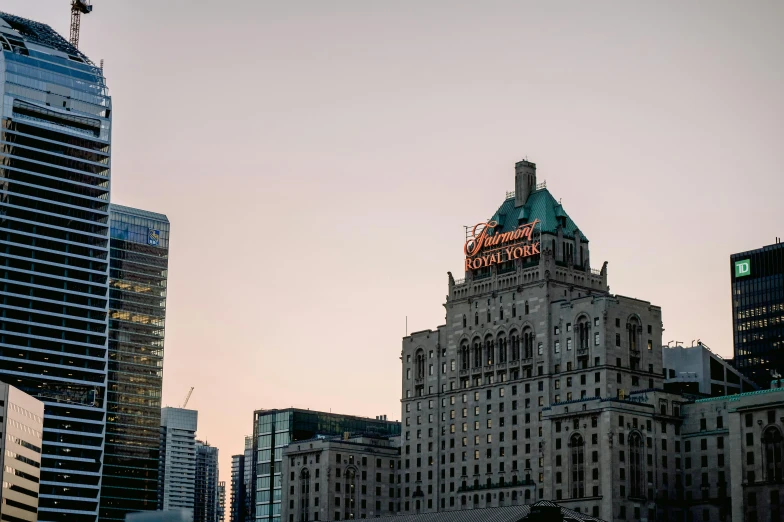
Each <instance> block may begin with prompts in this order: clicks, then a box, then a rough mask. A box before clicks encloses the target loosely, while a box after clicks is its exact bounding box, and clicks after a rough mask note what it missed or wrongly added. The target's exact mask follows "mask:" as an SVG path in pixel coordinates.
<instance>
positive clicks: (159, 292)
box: [99, 205, 169, 522]
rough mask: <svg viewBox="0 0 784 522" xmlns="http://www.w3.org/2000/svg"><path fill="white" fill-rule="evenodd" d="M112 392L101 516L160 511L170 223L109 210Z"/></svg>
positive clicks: (143, 213)
mask: <svg viewBox="0 0 784 522" xmlns="http://www.w3.org/2000/svg"><path fill="white" fill-rule="evenodd" d="M109 218H110V236H111V239H110V246H111V250H110V258H109V270H110V273H109V285H110V290H109V378H108V381H109V386H108V391H107V401H106V410H107V413H106V417H107V418H106V445H105V447H104V455H105V456H104V466H103V480H102V482H101V503H100V512H99V516H100V519H99V520H101V521H102V522H103V521H110V520H118V521H124V520H125V515H126V514H127V513H129V512H133V511H142V510H154V509H156V507H157V504H158V456H159V448H160V422H161V390H162V380H163V378H162V373H163V341H164V321H165V319H166V279H167V268H168V261H169V220H168V219H167V218H166V216H164V215H163V214H156V213H154V212H148V211H146V210H139V209H135V208H129V207H123V206H121V205H111V207H110V213H109Z"/></svg>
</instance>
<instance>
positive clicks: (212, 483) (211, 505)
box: [193, 440, 220, 522]
mask: <svg viewBox="0 0 784 522" xmlns="http://www.w3.org/2000/svg"><path fill="white" fill-rule="evenodd" d="M219 501H220V498H219V491H218V448H215V447H213V446H210V445H209V444H207V443H206V442H202V441H200V440H197V441H196V485H195V489H194V499H193V522H218V514H219V509H218V507H219Z"/></svg>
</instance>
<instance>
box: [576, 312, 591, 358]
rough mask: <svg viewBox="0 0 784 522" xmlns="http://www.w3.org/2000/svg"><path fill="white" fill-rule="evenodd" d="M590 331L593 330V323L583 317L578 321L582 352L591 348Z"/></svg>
mask: <svg viewBox="0 0 784 522" xmlns="http://www.w3.org/2000/svg"><path fill="white" fill-rule="evenodd" d="M590 330H591V321H590V319H588V317H586V316H584V315H583V316H581V317H580V318H579V319H577V335H578V336H579V339H580V344H579V348H580V349H581V350H584V349H587V348H588V346H589V338H590V335H591V333H590Z"/></svg>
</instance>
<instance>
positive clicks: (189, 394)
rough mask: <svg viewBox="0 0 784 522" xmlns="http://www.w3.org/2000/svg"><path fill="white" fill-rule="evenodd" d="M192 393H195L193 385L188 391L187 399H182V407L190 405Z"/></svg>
mask: <svg viewBox="0 0 784 522" xmlns="http://www.w3.org/2000/svg"><path fill="white" fill-rule="evenodd" d="M191 393H193V386H191V389H190V390H189V391H188V395H186V396H185V400H184V401H182V407H183V408H185V407H186V406H187V405H188V401H189V400H190V399H191Z"/></svg>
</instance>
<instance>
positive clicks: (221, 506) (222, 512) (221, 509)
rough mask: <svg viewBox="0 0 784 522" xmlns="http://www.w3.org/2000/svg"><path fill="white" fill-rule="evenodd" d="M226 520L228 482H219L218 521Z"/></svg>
mask: <svg viewBox="0 0 784 522" xmlns="http://www.w3.org/2000/svg"><path fill="white" fill-rule="evenodd" d="M224 520H226V482H224V481H220V482H218V521H219V522H223V521H224Z"/></svg>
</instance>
